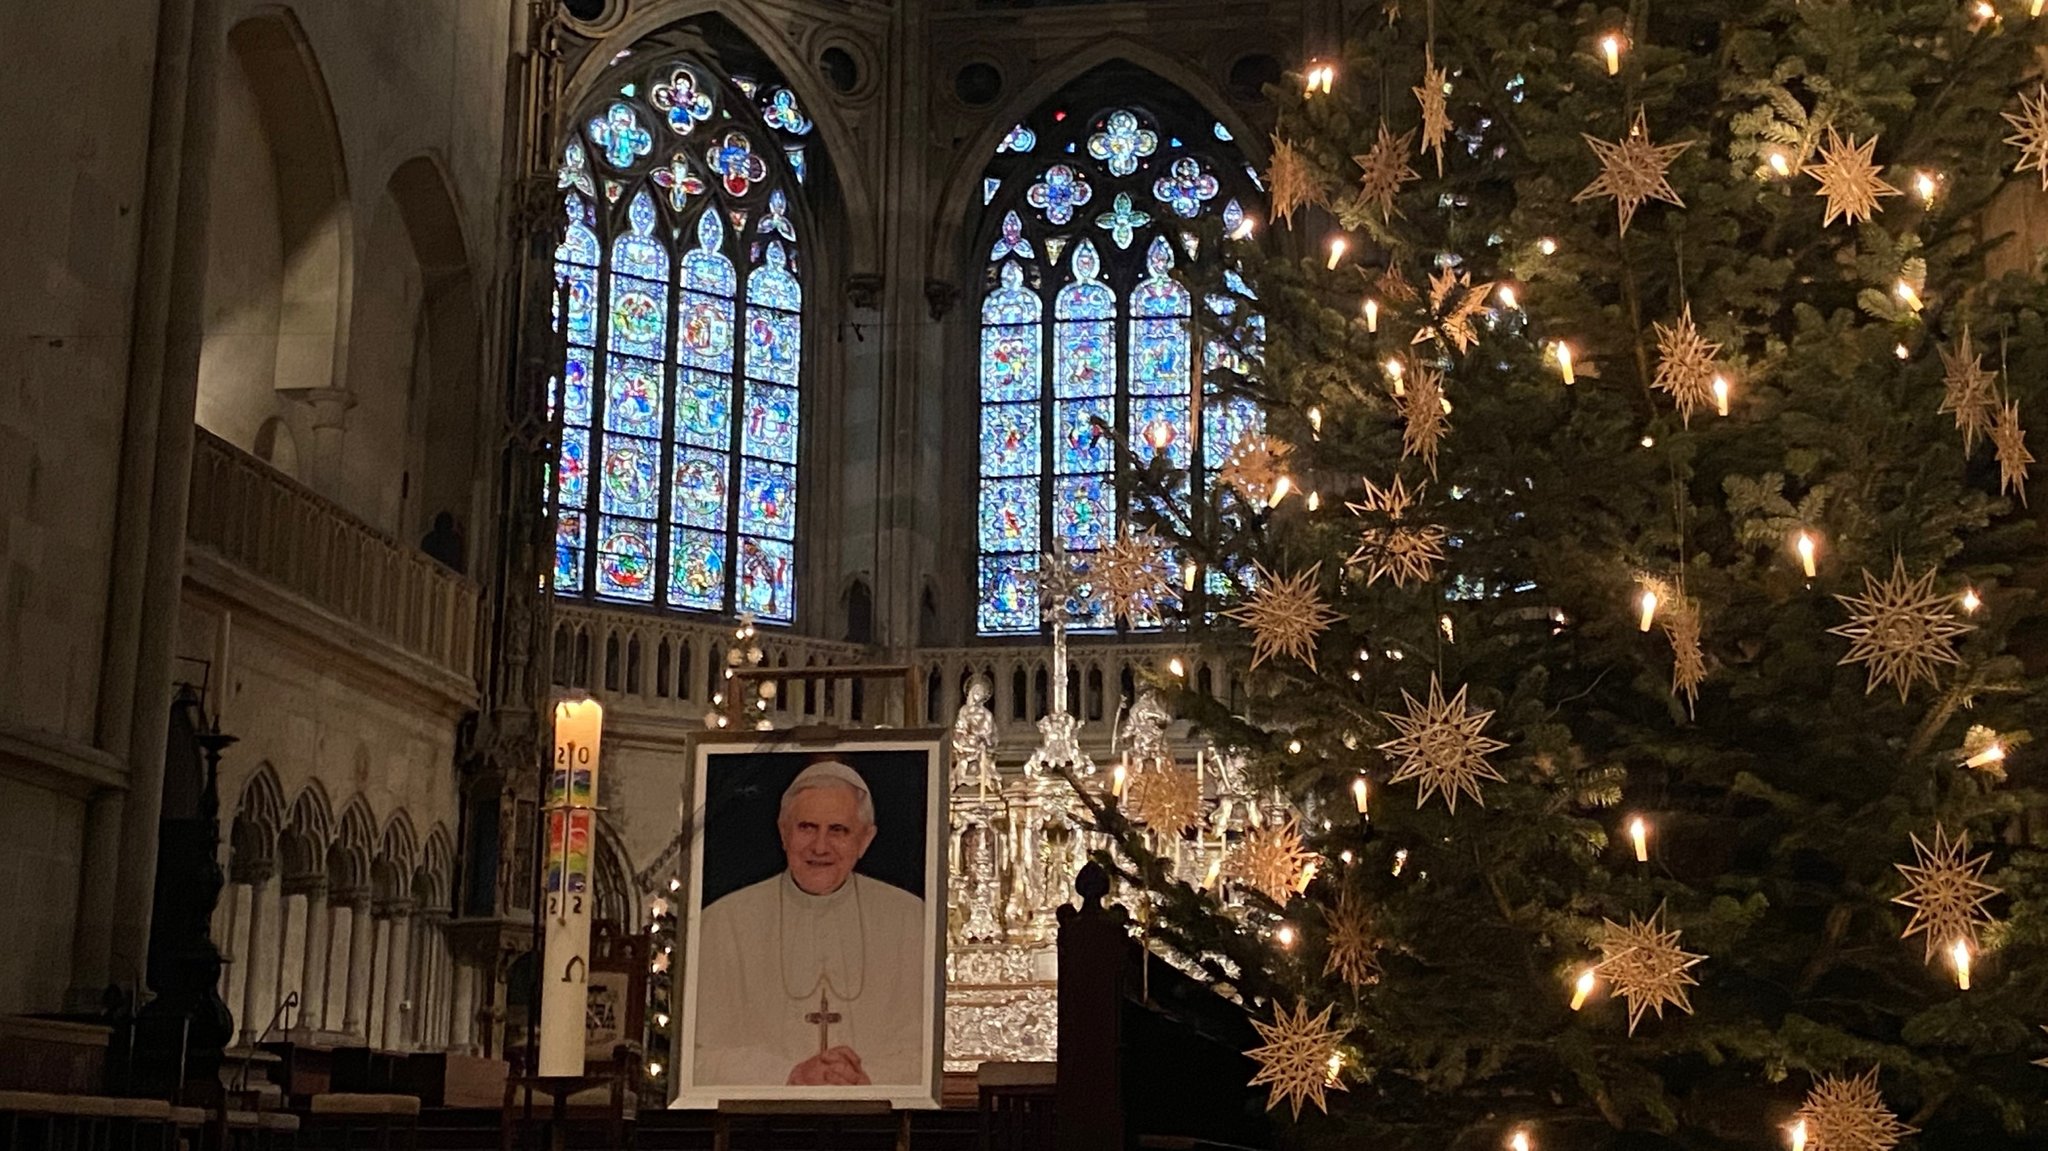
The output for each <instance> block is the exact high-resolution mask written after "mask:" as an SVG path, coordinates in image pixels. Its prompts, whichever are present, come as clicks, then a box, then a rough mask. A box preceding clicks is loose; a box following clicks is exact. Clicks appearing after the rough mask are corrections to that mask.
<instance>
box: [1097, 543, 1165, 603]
mask: <svg viewBox="0 0 2048 1151" xmlns="http://www.w3.org/2000/svg"><path fill="white" fill-rule="evenodd" d="M1088 576H1089V583H1090V584H1092V585H1093V590H1094V592H1095V596H1096V598H1097V599H1099V600H1100V601H1101V602H1102V603H1103V604H1105V605H1107V606H1108V608H1109V610H1110V611H1111V613H1113V614H1115V615H1120V616H1123V617H1124V618H1125V619H1132V620H1134V619H1136V618H1138V617H1140V616H1148V615H1157V614H1158V612H1159V610H1160V607H1161V606H1162V605H1163V604H1164V603H1165V602H1166V600H1167V599H1168V598H1169V596H1170V595H1171V592H1170V591H1169V590H1168V588H1167V583H1166V555H1165V549H1164V547H1163V545H1161V544H1160V542H1159V537H1158V536H1155V535H1153V534H1152V533H1151V532H1149V531H1144V532H1130V531H1126V532H1124V534H1122V535H1120V536H1118V537H1117V539H1116V542H1115V543H1113V544H1110V545H1109V546H1108V547H1106V548H1104V549H1102V552H1101V553H1100V554H1099V555H1097V556H1096V557H1095V559H1094V561H1093V562H1092V563H1091V564H1090V565H1089V572H1088Z"/></svg>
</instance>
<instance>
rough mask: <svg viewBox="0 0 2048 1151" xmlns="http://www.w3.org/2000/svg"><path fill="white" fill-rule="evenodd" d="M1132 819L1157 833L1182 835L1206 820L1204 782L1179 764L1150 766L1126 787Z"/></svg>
mask: <svg viewBox="0 0 2048 1151" xmlns="http://www.w3.org/2000/svg"><path fill="white" fill-rule="evenodd" d="M1124 796H1125V800H1124V802H1125V803H1127V804H1128V805H1129V806H1130V809H1131V817H1132V818H1133V819H1136V820H1137V821H1139V822H1140V823H1143V824H1145V825H1146V826H1148V827H1150V828H1151V829H1152V830H1154V831H1160V832H1165V833H1167V834H1169V835H1176V836H1177V835H1179V834H1180V833H1181V832H1183V831H1186V830H1187V829H1188V828H1190V827H1193V826H1194V825H1195V824H1196V823H1197V822H1199V821H1200V820H1201V818H1202V783H1201V781H1200V780H1198V779H1196V778H1195V773H1194V772H1192V771H1189V770H1188V769H1186V768H1184V767H1181V766H1180V765H1178V764H1172V763H1164V764H1155V765H1153V766H1151V767H1147V768H1146V769H1145V770H1143V771H1140V772H1139V773H1137V774H1136V775H1134V776H1132V777H1131V782H1130V783H1129V784H1128V785H1126V786H1125V788H1124Z"/></svg>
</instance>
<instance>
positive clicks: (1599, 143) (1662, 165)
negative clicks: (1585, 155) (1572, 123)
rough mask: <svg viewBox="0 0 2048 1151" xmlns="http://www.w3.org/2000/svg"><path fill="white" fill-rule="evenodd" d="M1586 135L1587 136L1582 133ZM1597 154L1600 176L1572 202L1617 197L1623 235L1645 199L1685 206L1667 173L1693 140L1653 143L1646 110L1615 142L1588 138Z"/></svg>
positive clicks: (1641, 112)
mask: <svg viewBox="0 0 2048 1151" xmlns="http://www.w3.org/2000/svg"><path fill="white" fill-rule="evenodd" d="M1581 135H1584V133H1581ZM1585 140H1586V143H1587V145H1589V146H1590V147H1591V148H1592V149H1593V154H1594V155H1595V156H1597V157H1599V158H1600V176H1599V178H1598V179H1596V180H1594V181H1593V182H1592V183H1590V184H1588V185H1586V186H1585V187H1584V188H1582V189H1580V190H1579V194H1578V195H1576V196H1573V197H1572V203H1574V204H1576V203H1579V202H1580V201H1582V200H1593V199H1598V198H1599V197H1602V196H1612V197H1614V208H1615V211H1616V212H1617V213H1618V214H1619V215H1620V217H1621V234H1622V235H1624V236H1626V235H1628V222H1629V221H1630V220H1631V219H1634V218H1635V214H1636V209H1637V208H1639V207H1641V206H1642V204H1643V202H1644V201H1645V200H1662V201H1663V202H1664V203H1667V204H1671V205H1674V206H1676V207H1680V208H1683V207H1685V201H1684V200H1682V199H1680V198H1679V195H1678V190H1677V189H1675V188H1673V187H1672V186H1671V178H1670V177H1669V176H1668V175H1666V174H1665V173H1666V170H1667V169H1669V168H1670V167H1671V162H1672V161H1673V160H1675V159H1677V158H1678V155H1679V153H1681V152H1683V151H1685V150H1686V149H1687V148H1690V147H1692V141H1691V140H1686V141H1683V142H1681V143H1677V144H1652V143H1650V129H1649V125H1648V124H1647V123H1646V122H1645V120H1644V117H1643V110H1642V109H1641V108H1638V109H1636V119H1635V123H1633V124H1631V125H1629V130H1628V135H1626V136H1624V137H1622V138H1621V139H1620V140H1618V141H1616V142H1614V143H1611V144H1610V143H1608V142H1607V141H1605V140H1599V139H1595V138H1594V137H1592V136H1585Z"/></svg>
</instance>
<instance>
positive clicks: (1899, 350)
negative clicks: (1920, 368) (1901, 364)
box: [1892, 344, 1913, 360]
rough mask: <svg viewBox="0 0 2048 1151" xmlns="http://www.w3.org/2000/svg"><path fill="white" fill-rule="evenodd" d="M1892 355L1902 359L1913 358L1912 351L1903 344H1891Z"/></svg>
mask: <svg viewBox="0 0 2048 1151" xmlns="http://www.w3.org/2000/svg"><path fill="white" fill-rule="evenodd" d="M1892 355H1894V356H1897V357H1898V358H1900V359H1902V360H1910V359H1912V358H1913V353H1912V351H1911V350H1909V349H1908V348H1907V347H1906V345H1904V344H1894V345H1892Z"/></svg>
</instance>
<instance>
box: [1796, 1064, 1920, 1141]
mask: <svg viewBox="0 0 2048 1151" xmlns="http://www.w3.org/2000/svg"><path fill="white" fill-rule="evenodd" d="M1796 1118H1797V1119H1798V1120H1799V1121H1800V1122H1802V1123H1804V1124H1805V1125H1806V1148H1807V1151H1891V1149H1892V1148H1894V1147H1897V1146H1898V1145H1899V1140H1901V1139H1904V1138H1905V1137H1906V1136H1908V1135H1911V1134H1913V1133H1914V1128H1911V1127H1908V1126H1906V1125H1905V1124H1904V1123H1901V1122H1899V1117H1898V1116H1896V1115H1894V1114H1892V1112H1891V1109H1890V1108H1888V1107H1886V1106H1885V1105H1884V1096H1883V1095H1881V1094H1879V1093H1878V1090H1877V1068H1875V1067H1872V1068H1871V1069H1870V1070H1869V1071H1868V1072H1865V1073H1864V1074H1862V1075H1858V1076H1856V1077H1854V1078H1844V1077H1842V1076H1840V1075H1825V1076H1822V1077H1821V1081H1820V1082H1818V1083H1816V1084H1814V1085H1813V1088H1812V1090H1810V1091H1808V1092H1807V1093H1806V1102H1805V1103H1804V1104H1803V1105H1802V1106H1801V1107H1800V1108H1799V1113H1798V1115H1797V1116H1796Z"/></svg>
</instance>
